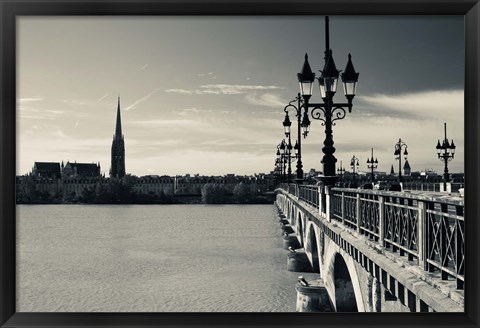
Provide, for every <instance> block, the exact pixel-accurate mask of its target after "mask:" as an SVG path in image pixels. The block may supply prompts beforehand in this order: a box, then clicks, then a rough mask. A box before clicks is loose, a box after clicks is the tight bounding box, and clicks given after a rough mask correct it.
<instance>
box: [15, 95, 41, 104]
mask: <svg viewBox="0 0 480 328" xmlns="http://www.w3.org/2000/svg"><path fill="white" fill-rule="evenodd" d="M41 100H43V98H42V97H32V98H20V99H17V102H18V103H20V104H24V103H30V102H34V101H41Z"/></svg>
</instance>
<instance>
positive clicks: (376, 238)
mask: <svg viewBox="0 0 480 328" xmlns="http://www.w3.org/2000/svg"><path fill="white" fill-rule="evenodd" d="M282 189H284V190H285V191H286V192H289V193H291V194H293V195H295V196H297V197H298V198H299V199H300V200H303V201H305V202H306V203H308V204H310V205H312V206H315V207H316V208H319V206H318V204H319V199H323V198H322V197H325V198H328V197H330V202H327V204H328V203H330V209H331V210H330V211H328V210H327V211H322V213H329V217H328V216H327V219H329V220H330V219H333V220H336V221H338V222H340V223H342V224H343V225H344V226H346V227H348V228H350V229H354V230H356V231H357V232H358V233H360V234H362V235H364V236H365V238H368V239H370V240H371V241H372V242H374V243H377V244H379V245H380V246H382V247H384V248H385V249H388V250H389V251H391V252H395V253H397V254H399V255H400V256H405V257H406V258H407V260H408V261H412V262H414V263H416V264H418V265H419V266H420V267H422V268H423V269H424V270H425V271H428V272H440V273H441V277H442V279H443V280H448V279H451V278H453V279H455V280H456V283H457V288H459V289H463V285H464V273H465V224H464V204H463V199H461V198H459V197H448V196H447V197H445V196H441V197H440V196H435V195H433V194H432V195H428V194H426V193H423V194H413V193H408V192H390V191H374V190H359V189H347V188H332V189H331V190H330V193H329V194H323V195H322V194H319V190H321V189H319V188H318V187H317V186H307V185H298V186H297V185H295V188H293V187H290V188H289V189H286V188H282ZM289 190H292V191H293V190H295V193H293V192H290V191H289Z"/></svg>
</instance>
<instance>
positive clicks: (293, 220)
mask: <svg viewBox="0 0 480 328" xmlns="http://www.w3.org/2000/svg"><path fill="white" fill-rule="evenodd" d="M297 212H298V210H297V207H296V206H295V205H293V206H292V216H291V217H290V224H291V225H292V226H293V227H294V226H295V224H296V223H297V222H296V218H297Z"/></svg>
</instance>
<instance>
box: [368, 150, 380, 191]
mask: <svg viewBox="0 0 480 328" xmlns="http://www.w3.org/2000/svg"><path fill="white" fill-rule="evenodd" d="M367 166H368V168H369V169H371V170H372V176H371V180H372V185H373V182H374V180H375V179H374V174H373V170H374V169H376V168H377V167H378V160H377V159H376V158H375V160H374V159H373V148H372V157H371V158H368V159H367Z"/></svg>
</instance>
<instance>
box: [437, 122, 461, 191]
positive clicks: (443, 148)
mask: <svg viewBox="0 0 480 328" xmlns="http://www.w3.org/2000/svg"><path fill="white" fill-rule="evenodd" d="M444 129H445V138H444V139H443V142H442V144H441V145H440V140H438V142H437V147H436V148H437V155H438V158H439V159H440V160H441V161H443V162H444V163H445V170H444V172H443V190H444V191H446V190H447V182H449V181H450V176H449V174H448V162H450V161H451V160H452V159H453V157H454V156H455V148H456V147H455V144H454V143H453V139H452V142H451V143H449V142H448V139H447V123H444Z"/></svg>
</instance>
